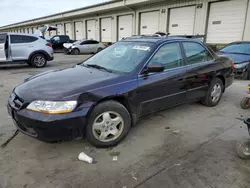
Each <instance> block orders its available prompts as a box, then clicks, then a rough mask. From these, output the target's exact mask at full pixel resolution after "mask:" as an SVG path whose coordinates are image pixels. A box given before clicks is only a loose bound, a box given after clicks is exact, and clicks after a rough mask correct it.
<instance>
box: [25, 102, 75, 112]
mask: <svg viewBox="0 0 250 188" xmlns="http://www.w3.org/2000/svg"><path fill="white" fill-rule="evenodd" d="M76 105H77V102H76V101H57V102H56V101H33V102H32V103H30V104H29V105H28V106H27V109H28V110H32V111H36V112H42V113H45V114H65V113H69V112H72V111H73V110H74V109H75V107H76Z"/></svg>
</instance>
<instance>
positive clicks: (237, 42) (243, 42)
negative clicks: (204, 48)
mask: <svg viewBox="0 0 250 188" xmlns="http://www.w3.org/2000/svg"><path fill="white" fill-rule="evenodd" d="M241 43H242V44H245V43H250V41H235V42H231V43H229V44H227V45H230V44H241Z"/></svg>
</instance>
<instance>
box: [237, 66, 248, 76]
mask: <svg viewBox="0 0 250 188" xmlns="http://www.w3.org/2000/svg"><path fill="white" fill-rule="evenodd" d="M247 71H248V70H247V67H240V68H235V69H234V74H235V76H236V77H242V76H243V74H244V73H245V72H247Z"/></svg>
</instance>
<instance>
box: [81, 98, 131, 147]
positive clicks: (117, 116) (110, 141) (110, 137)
mask: <svg viewBox="0 0 250 188" xmlns="http://www.w3.org/2000/svg"><path fill="white" fill-rule="evenodd" d="M105 119H106V120H105ZM116 124H117V125H116ZM130 127H131V116H130V114H129V112H128V110H127V109H126V108H125V107H124V106H123V105H122V104H120V103H118V102H116V101H112V100H109V101H105V102H102V103H100V104H98V105H97V106H96V107H95V108H94V109H93V110H92V112H91V114H90V116H89V119H88V124H87V126H86V129H85V131H86V132H85V133H86V137H87V139H88V141H89V142H90V143H91V144H92V145H94V146H96V147H102V148H103V147H111V146H115V145H117V144H118V143H119V142H121V141H122V140H123V139H124V138H125V137H126V136H127V134H128V132H129V130H130ZM101 135H102V136H101ZM101 137H102V138H101Z"/></svg>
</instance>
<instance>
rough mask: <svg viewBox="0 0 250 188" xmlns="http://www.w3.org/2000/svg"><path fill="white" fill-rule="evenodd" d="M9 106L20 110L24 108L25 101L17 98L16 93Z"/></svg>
mask: <svg viewBox="0 0 250 188" xmlns="http://www.w3.org/2000/svg"><path fill="white" fill-rule="evenodd" d="M9 104H10V106H11V107H12V108H14V109H16V110H20V109H21V108H22V107H23V106H24V100H23V99H21V98H20V97H19V96H17V95H16V94H15V93H11V95H10V98H9Z"/></svg>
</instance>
